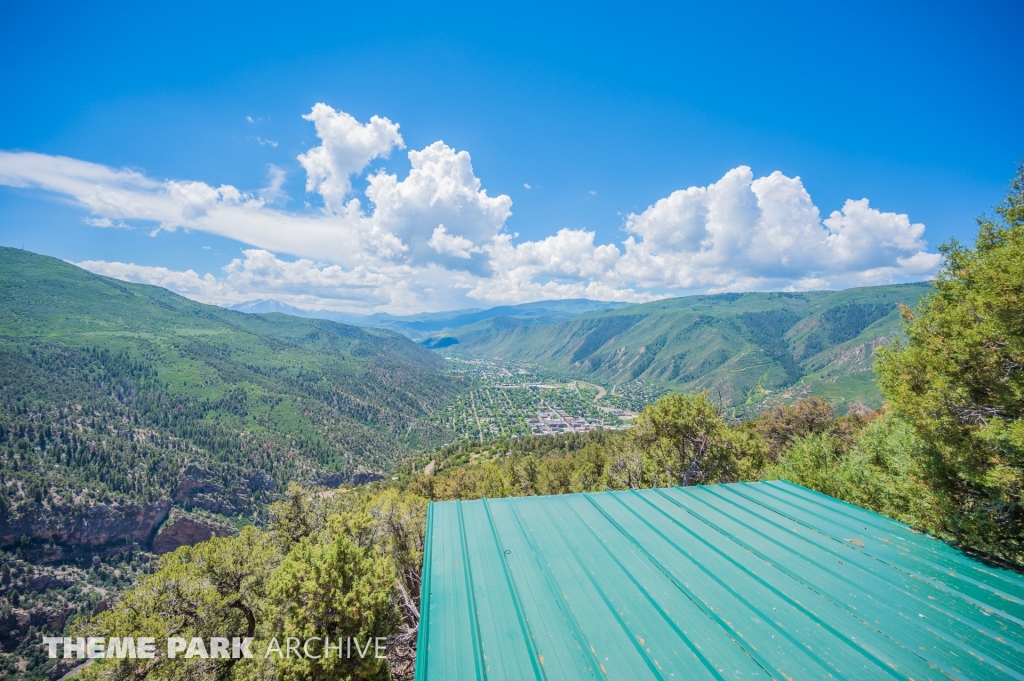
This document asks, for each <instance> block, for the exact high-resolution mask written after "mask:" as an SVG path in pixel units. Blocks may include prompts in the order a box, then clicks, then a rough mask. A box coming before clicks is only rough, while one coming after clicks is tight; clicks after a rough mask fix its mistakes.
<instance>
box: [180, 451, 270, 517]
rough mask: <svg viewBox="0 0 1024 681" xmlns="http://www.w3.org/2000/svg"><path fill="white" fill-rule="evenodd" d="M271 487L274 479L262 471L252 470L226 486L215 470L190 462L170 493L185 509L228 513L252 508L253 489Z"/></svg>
mask: <svg viewBox="0 0 1024 681" xmlns="http://www.w3.org/2000/svg"><path fill="white" fill-rule="evenodd" d="M273 489H274V480H273V478H271V477H270V476H269V475H268V474H267V473H266V472H265V471H261V470H255V471H251V472H250V473H249V474H248V475H247V476H246V477H245V479H244V480H242V481H236V482H235V483H233V484H232V485H231V489H227V488H225V486H224V484H223V482H222V481H221V480H219V479H218V478H217V476H216V475H215V474H214V473H212V472H210V471H208V470H206V469H205V468H202V467H200V466H196V465H195V464H189V465H188V466H186V467H185V469H184V470H183V471H182V472H181V476H180V477H179V478H178V484H177V486H176V487H175V489H174V494H173V495H172V496H173V499H174V502H175V503H177V504H181V505H182V506H184V507H185V508H201V509H204V510H207V511H209V512H211V513H219V514H221V515H226V516H231V515H235V514H236V513H249V512H251V511H252V509H253V504H252V492H255V491H258V490H273Z"/></svg>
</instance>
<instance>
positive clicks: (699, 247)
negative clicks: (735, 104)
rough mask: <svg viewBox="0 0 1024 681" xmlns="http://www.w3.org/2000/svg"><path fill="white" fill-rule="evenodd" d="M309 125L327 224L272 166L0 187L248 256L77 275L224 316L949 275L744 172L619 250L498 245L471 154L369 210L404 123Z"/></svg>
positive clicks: (435, 158)
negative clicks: (195, 235) (252, 302)
mask: <svg viewBox="0 0 1024 681" xmlns="http://www.w3.org/2000/svg"><path fill="white" fill-rule="evenodd" d="M304 118H305V119H306V120H308V121H310V122H312V123H313V126H314V128H315V131H316V134H317V136H318V138H319V139H320V144H319V145H318V146H316V147H314V148H312V149H310V150H309V151H308V152H307V153H305V154H302V155H301V156H299V157H298V162H299V164H300V165H301V167H302V168H303V169H304V170H305V173H306V187H307V190H308V191H311V192H317V193H319V194H320V196H321V197H322V198H323V202H324V206H325V210H319V209H314V208H309V207H308V205H307V207H306V209H304V210H300V211H297V212H296V211H288V210H283V209H282V206H284V205H286V204H287V202H288V198H289V197H288V196H287V195H286V193H285V191H284V183H285V179H286V170H285V169H283V168H279V167H277V166H274V165H270V166H268V167H267V170H268V181H267V186H265V187H263V188H260V189H255V190H243V189H239V188H237V187H234V186H231V185H224V184H221V185H216V184H213V183H209V182H205V181H199V180H187V179H165V180H158V179H154V178H151V177H148V176H147V175H145V174H143V173H140V172H138V171H135V170H130V169H116V168H110V167H108V166H104V165H100V164H95V163H90V162H87V161H82V160H78V159H72V158H66V157H61V156H49V155H45V154H36V153H31V152H18V153H15V152H6V151H0V184H2V185H7V186H14V187H22V188H30V189H31V188H34V189H38V190H42V191H44V192H47V193H50V194H53V195H55V196H56V197H57V198H59V199H62V200H70V201H72V202H74V203H77V204H78V205H80V206H82V207H83V208H85V209H86V211H87V212H88V215H86V216H83V218H82V219H83V221H84V222H86V223H87V224H89V225H93V226H96V227H122V226H124V227H127V226H128V225H127V223H125V221H126V220H131V221H133V222H135V223H136V224H138V222H140V221H141V222H144V223H145V222H149V223H150V224H151V225H152V226H154V227H155V230H154V233H159V232H160V231H174V230H176V229H178V228H185V229H188V230H194V231H202V232H207V233H210V234H215V235H219V236H223V237H227V238H230V239H234V240H236V241H238V242H240V243H243V244H246V245H247V246H249V247H248V248H246V249H244V250H243V253H242V257H240V258H236V259H234V260H232V261H231V262H229V263H227V264H226V265H225V266H224V267H223V268H222V269H221V271H220V272H218V273H216V274H214V273H206V274H203V275H200V274H197V273H196V272H195V271H193V270H185V271H175V270H170V269H166V268H162V267H152V266H141V265H134V264H128V263H119V262H105V261H86V262H83V263H79V264H80V265H82V266H83V267H85V268H87V269H89V270H91V271H94V272H97V273H100V274H106V275H109V276H114V277H117V278H120V279H125V280H129V281H137V282H144V283H151V284H157V285H160V286H165V287H167V288H170V289H172V290H174V291H177V292H179V293H182V294H183V295H187V296H189V297H192V298H196V299H197V300H202V301H204V302H211V303H219V304H224V303H232V302H239V301H242V300H247V299H253V298H276V299H279V300H281V301H283V302H287V303H289V304H292V305H296V306H298V307H305V308H308V309H313V308H322V309H332V310H349V311H356V310H359V311H389V312H413V311H417V310H437V309H452V308H456V307H466V306H470V305H473V306H476V305H479V304H481V303H493V304H500V303H515V302H527V301H532V300H542V299H552V298H570V297H571V298H593V299H602V300H620V301H627V302H643V301H647V300H654V299H657V298H661V297H665V296H669V295H675V294H678V293H680V292H694V291H709V292H717V291H738V290H807V289H814V288H818V289H820V288H842V287H847V286H857V285H870V284H882V283H896V282H902V281H912V280H920V279H922V278H927V277H929V276H931V275H932V274H933V273H934V272H935V270H936V268H937V267H938V266H939V264H940V263H941V256H940V255H939V254H937V253H933V252H930V251H929V250H928V244H927V243H926V241H925V240H924V231H925V228H924V225H922V224H919V223H913V222H912V221H911V220H910V218H909V217H908V216H907V215H905V214H898V213H892V212H883V211H879V210H877V209H876V208H874V207H872V206H871V204H870V202H869V201H868V199H860V200H848V201H846V202H845V204H844V205H843V206H842V207H840V208H839V209H838V210H835V211H833V212H831V213H829V215H828V217H827V218H824V219H823V218H822V214H821V212H820V211H819V209H818V207H817V206H816V205H815V204H814V202H813V201H812V199H811V196H810V195H809V194H808V192H807V190H806V188H805V187H804V186H803V183H802V182H801V180H800V178H799V177H787V176H785V175H783V174H782V173H781V172H778V171H776V172H773V173H770V174H768V175H766V176H763V177H755V176H754V173H753V171H752V170H751V169H750V168H748V167H746V166H740V167H738V168H734V169H733V170H730V171H729V172H727V173H726V174H725V175H724V176H723V177H722V178H721V179H719V180H718V181H717V182H713V183H711V184H708V185H707V186H704V187H688V188H683V189H679V190H678V191H674V192H672V193H671V194H669V195H668V196H666V197H664V198H661V199H658V200H656V201H654V202H653V203H652V204H651V205H650V206H648V207H647V208H646V209H645V210H643V211H641V212H639V213H635V214H630V215H628V216H627V217H626V219H625V222H624V225H623V227H624V229H625V231H626V233H627V238H626V239H625V240H623V241H621V242H620V243H600V241H599V239H598V235H597V234H596V233H595V232H594V231H593V230H587V229H560V230H558V231H557V232H556V233H555V234H552V235H550V236H547V237H545V238H540V239H536V240H524V241H518V242H516V240H517V239H518V234H509V233H508V232H507V231H506V229H505V228H506V224H507V221H508V219H509V217H510V216H511V214H512V200H511V199H510V198H509V197H508V196H507V195H504V194H495V195H491V194H489V193H488V191H487V190H486V189H485V188H484V187H483V183H482V182H481V180H480V178H478V177H477V176H476V174H475V172H474V169H473V164H472V159H471V158H470V155H469V153H468V152H467V151H465V150H457V149H454V148H452V147H450V146H448V145H447V144H445V143H444V142H442V141H437V142H434V143H433V144H430V145H427V146H426V147H424V148H423V149H419V150H410V151H409V152H408V157H409V161H410V165H411V169H410V171H409V172H408V174H407V175H406V176H405V177H399V176H398V175H397V174H394V173H387V172H385V171H378V172H372V173H370V174H368V175H367V176H366V182H367V188H366V191H365V194H364V196H363V197H362V199H361V198H360V197H359V196H357V195H356V193H355V192H354V191H353V188H352V187H353V185H352V178H353V177H356V176H359V175H362V174H364V173H366V172H367V168H368V167H369V165H370V163H372V162H373V160H374V159H377V158H383V157H386V156H388V155H389V154H390V152H391V151H392V150H393V149H395V148H404V141H403V139H402V136H401V135H400V134H399V132H398V129H399V126H398V124H397V123H393V122H391V121H390V120H388V119H387V118H381V117H378V116H374V117H372V118H371V119H370V120H369V121H368V122H366V123H361V122H359V121H358V120H356V119H355V118H354V117H353V116H351V115H349V114H347V113H345V112H344V111H338V110H335V109H333V108H331V107H330V106H327V105H326V104H317V105H315V106H314V107H313V108H312V111H311V112H310V113H309V114H307V115H306V116H304ZM524 187H525V188H529V185H528V184H524ZM285 255H287V256H291V257H292V258H293V259H291V260H288V259H286V258H285V257H282V256H285Z"/></svg>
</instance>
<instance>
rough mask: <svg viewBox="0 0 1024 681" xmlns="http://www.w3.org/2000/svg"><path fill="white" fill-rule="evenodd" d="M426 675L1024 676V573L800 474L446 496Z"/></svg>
mask: <svg viewBox="0 0 1024 681" xmlns="http://www.w3.org/2000/svg"><path fill="white" fill-rule="evenodd" d="M424 565H425V567H424V583H423V599H422V620H421V625H420V632H419V648H418V659H417V665H416V679H417V681H457V680H459V679H490V680H498V679H515V680H519V679H546V680H550V681H555V680H556V679H601V678H606V679H680V680H687V681H688V680H689V679H705V678H707V679H732V678H751V679H769V678H774V679H826V678H833V679H885V678H892V679H931V678H941V679H947V678H948V677H953V678H958V679H959V678H967V679H986V680H987V679H1016V680H1018V681H1024V579H1022V577H1021V576H1020V575H1019V574H1017V573H1014V572H1012V571H1008V570H1002V569H998V568H993V567H991V566H988V565H986V564H983V563H981V562H978V561H976V560H973V559H971V558H970V557H968V556H966V555H964V554H963V553H960V552H958V551H956V550H954V549H952V548H950V547H948V546H946V545H945V544H943V543H942V542H940V541H937V540H935V539H933V538H930V537H927V536H923V535H921V534H918V533H915V532H914V531H913V530H911V529H909V528H908V527H907V526H906V525H903V524H900V523H897V522H894V521H892V520H889V519H887V518H884V517H882V516H879V515H877V514H875V513H871V512H870V511H865V510H864V509H861V508H857V507H855V506H851V505H849V504H846V503H843V502H840V501H837V500H835V499H832V498H831V497H827V496H824V495H821V494H818V493H816V492H812V491H810V490H807V489H805V488H803V487H799V486H797V485H793V484H790V483H787V482H761V483H752V484H734V485H713V486H705V487H689V488H674V489H652V490H643V491H628V492H604V493H601V494H570V495H563V496H549V497H520V498H512V499H490V500H486V499H485V500H482V501H462V502H459V501H451V502H439V503H433V504H431V505H430V510H429V511H428V519H427V544H426V552H425V555H424Z"/></svg>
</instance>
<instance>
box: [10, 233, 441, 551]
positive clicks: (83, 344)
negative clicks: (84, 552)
mask: <svg viewBox="0 0 1024 681" xmlns="http://www.w3.org/2000/svg"><path fill="white" fill-rule="evenodd" d="M0 297H2V299H3V300H4V304H3V305H2V306H0V510H3V511H4V514H3V516H2V517H0V546H9V545H11V543H12V542H14V541H18V542H22V543H24V541H23V540H22V539H21V534H25V535H27V540H26V541H28V544H29V545H34V544H36V543H39V542H41V541H44V540H45V539H47V538H52V539H53V541H55V542H56V543H58V544H60V543H61V541H62V540H63V541H72V540H73V538H71V537H62V535H61V534H60V533H56V534H54V533H52V532H44V531H43V530H41V529H40V527H41V525H40V523H42V522H43V521H42V520H40V518H41V517H43V516H51V515H52V516H53V517H54V518H55V520H56V519H58V518H64V520H67V519H68V518H70V517H73V516H76V515H80V514H81V513H85V510H86V509H88V508H89V507H91V506H92V505H94V504H96V503H100V502H105V503H106V502H109V503H115V502H116V503H119V504H122V505H124V504H129V503H135V504H151V505H152V504H157V503H158V502H161V501H162V503H163V504H164V505H165V506H169V505H170V504H171V503H172V501H173V503H174V504H175V505H178V506H183V507H187V508H193V507H196V508H199V509H205V510H206V511H209V512H210V513H214V514H218V515H221V516H226V517H231V516H247V517H248V516H251V515H252V514H253V513H254V512H256V511H257V510H258V508H259V507H261V506H262V504H263V501H262V499H264V497H266V496H267V494H269V493H270V491H271V490H273V489H275V488H276V489H281V488H282V487H283V486H284V485H286V484H287V483H288V482H289V481H290V480H299V481H304V482H306V483H314V482H327V483H328V484H333V485H335V486H336V485H337V484H338V483H339V482H341V481H346V480H351V479H352V477H353V476H354V475H356V474H357V473H359V472H361V471H377V470H384V469H385V468H387V467H390V466H393V465H394V464H395V463H396V462H397V461H398V460H400V459H401V458H403V457H405V456H407V455H408V454H409V452H411V451H412V450H413V449H419V448H430V447H431V446H433V445H434V444H440V443H441V442H443V441H444V440H445V438H446V433H445V432H444V431H442V430H440V429H438V428H437V427H436V426H431V425H429V424H427V423H425V422H421V417H423V416H425V415H427V414H428V413H430V411H431V410H433V409H434V408H436V407H437V406H438V405H440V404H442V403H444V402H446V401H447V400H449V399H450V398H451V396H452V395H453V394H454V392H455V391H456V390H457V389H458V381H457V380H455V379H453V378H451V377H449V376H445V375H442V374H441V373H440V372H439V368H440V364H441V360H439V358H437V357H436V356H434V355H432V354H431V353H429V352H428V351H426V350H424V349H422V348H420V347H419V346H417V345H416V344H415V343H412V342H410V341H409V340H407V339H405V338H404V337H402V336H399V335H398V334H395V333H392V332H388V331H381V330H372V329H358V328H355V327H350V326H344V325H341V324H337V323H334V322H329V321H324V320H312V319H298V318H294V317H288V316H285V315H277V314H273V315H247V314H242V313H239V312H231V311H227V310H223V309H220V308H217V307H212V306H209V305H202V304H199V303H195V302H193V301H190V300H187V299H185V298H182V297H180V296H177V295H174V294H172V293H170V292H168V291H166V290H164V289H160V288H157V287H153V286H142V285H135V284H127V283H124V282H120V281H115V280H112V279H108V278H105V277H100V276H96V275H93V274H90V273H88V272H86V271H84V270H81V269H79V268H77V267H74V266H72V265H69V264H67V263H64V262H61V261H59V260H55V259H53V258H48V257H43V256H38V255H33V254H31V253H27V252H24V251H20V250H15V249H9V248H5V249H0ZM160 514H164V515H166V509H161V510H159V511H158V512H157V515H160ZM158 523H159V521H158V522H157V524H158ZM147 532H148V530H147V531H146V532H143V533H142V535H143V536H133V537H132V539H133V540H134V541H141V542H142V543H143V544H145V543H146V540H147V539H148V537H146V536H144V535H145V534H146V533H147ZM133 535H138V533H137V532H135V533H133ZM124 538H125V535H124V534H121V536H119V537H117V539H118V540H119V541H121V542H122V543H123V542H124ZM97 542H98V543H103V542H102V541H100V540H99V539H95V538H94V539H90V540H89V542H87V543H91V544H95V543H97ZM29 545H26V546H25V547H23V548H24V550H25V551H29V550H30V549H31V548H32V546H29ZM35 548H39V547H38V546H36V547H35ZM51 553H54V554H55V555H57V554H59V553H60V552H59V551H51Z"/></svg>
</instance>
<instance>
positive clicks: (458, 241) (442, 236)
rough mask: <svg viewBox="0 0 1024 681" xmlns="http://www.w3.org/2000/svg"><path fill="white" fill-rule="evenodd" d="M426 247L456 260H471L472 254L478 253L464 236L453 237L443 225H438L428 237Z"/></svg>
mask: <svg viewBox="0 0 1024 681" xmlns="http://www.w3.org/2000/svg"><path fill="white" fill-rule="evenodd" d="M427 245H428V246H430V247H431V248H433V249H434V250H435V251H437V252H438V253H444V254H447V255H453V256H455V257H456V258H472V257H473V256H472V253H475V252H479V249H478V248H475V247H474V246H473V242H472V241H470V240H469V239H467V238H466V237H464V236H453V235H451V234H449V233H448V230H447V229H446V228H445V226H444V225H438V226H437V227H436V228H435V229H434V233H433V234H432V235H431V237H430V241H428V242H427Z"/></svg>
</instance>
